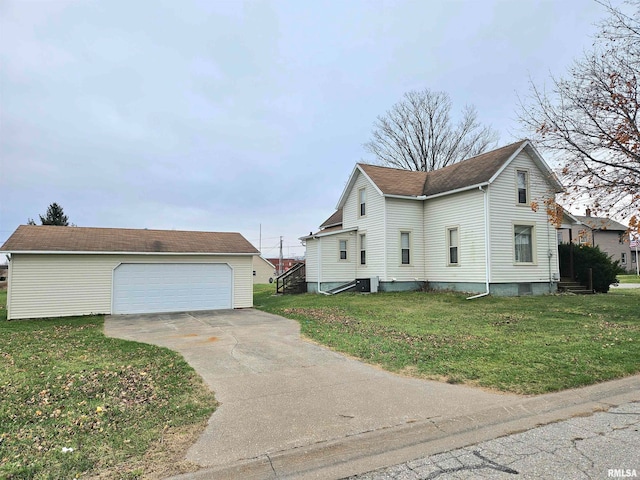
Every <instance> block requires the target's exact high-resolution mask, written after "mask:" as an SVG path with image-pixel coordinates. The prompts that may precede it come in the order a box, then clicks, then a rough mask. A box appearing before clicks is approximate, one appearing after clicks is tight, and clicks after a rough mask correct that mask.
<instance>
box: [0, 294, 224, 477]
mask: <svg viewBox="0 0 640 480" xmlns="http://www.w3.org/2000/svg"><path fill="white" fill-rule="evenodd" d="M5 301H6V292H1V293H0V302H1V304H2V307H3V308H2V310H0V398H1V399H2V401H0V425H1V426H2V428H1V429H0V441H1V442H0V478H12V479H18V478H38V479H40V478H41V479H45V478H47V479H49V478H51V479H53V478H69V479H72V478H74V477H76V478H83V477H86V476H92V475H95V474H97V473H98V472H99V473H100V474H101V478H138V477H144V478H154V477H160V476H163V475H167V474H171V473H178V472H180V471H184V470H186V469H189V468H190V466H189V465H188V464H186V463H184V462H183V460H182V458H183V456H184V453H185V450H186V448H188V446H189V444H190V442H192V441H193V439H194V438H195V435H197V434H198V433H199V432H200V431H201V430H202V429H203V428H204V425H205V424H206V421H207V419H208V418H209V416H210V414H211V413H212V412H213V410H214V409H215V399H214V397H213V394H212V393H211V392H210V391H209V390H208V389H207V388H206V387H205V386H204V384H203V383H202V380H201V378H200V377H199V376H197V375H196V373H195V372H194V371H193V369H192V368H191V367H190V366H189V365H188V364H187V363H186V362H185V361H184V360H183V359H182V357H181V356H180V355H178V354H176V353H174V352H172V351H170V350H168V349H165V348H159V347H155V346H151V345H145V344H141V343H135V342H128V341H124V340H117V339H112V338H107V337H105V336H104V335H103V333H102V326H103V317H102V316H87V317H75V318H65V319H50V320H29V321H11V322H8V321H6V310H5V309H4V305H5ZM63 447H64V448H72V449H73V451H72V452H67V453H63V451H62V448H63Z"/></svg>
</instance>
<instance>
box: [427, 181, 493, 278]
mask: <svg viewBox="0 0 640 480" xmlns="http://www.w3.org/2000/svg"><path fill="white" fill-rule="evenodd" d="M484 195H485V194H484V193H483V192H481V191H480V190H475V189H474V190H470V191H466V192H461V193H457V194H452V195H445V196H443V197H439V198H434V199H430V200H426V204H425V209H424V225H425V228H424V230H425V247H424V248H425V264H426V280H427V281H428V282H450V283H484V282H485V280H486V263H485V256H486V255H485V234H484V198H483V196H484ZM456 226H457V227H458V228H459V230H458V235H459V242H458V243H459V265H458V266H448V265H447V259H448V252H447V238H446V235H447V228H449V227H456ZM473 290H475V288H474V289H473Z"/></svg>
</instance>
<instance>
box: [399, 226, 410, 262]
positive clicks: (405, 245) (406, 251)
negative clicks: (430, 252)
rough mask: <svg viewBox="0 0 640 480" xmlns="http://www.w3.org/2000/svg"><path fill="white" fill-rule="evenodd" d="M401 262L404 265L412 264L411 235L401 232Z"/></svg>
mask: <svg viewBox="0 0 640 480" xmlns="http://www.w3.org/2000/svg"><path fill="white" fill-rule="evenodd" d="M400 262H401V263H402V265H409V264H411V233H410V232H400Z"/></svg>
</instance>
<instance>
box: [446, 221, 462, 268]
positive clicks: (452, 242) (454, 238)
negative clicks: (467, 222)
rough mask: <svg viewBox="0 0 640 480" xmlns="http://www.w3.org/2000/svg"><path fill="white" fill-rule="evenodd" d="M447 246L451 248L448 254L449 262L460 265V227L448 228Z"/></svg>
mask: <svg viewBox="0 0 640 480" xmlns="http://www.w3.org/2000/svg"><path fill="white" fill-rule="evenodd" d="M447 247H448V249H449V252H448V255H449V259H448V262H447V263H448V264H449V265H458V264H459V259H458V249H459V247H460V245H459V237H458V227H453V228H447Z"/></svg>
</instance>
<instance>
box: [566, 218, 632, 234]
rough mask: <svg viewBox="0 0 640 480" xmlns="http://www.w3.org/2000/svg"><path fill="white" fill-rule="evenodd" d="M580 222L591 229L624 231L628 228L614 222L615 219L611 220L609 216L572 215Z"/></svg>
mask: <svg viewBox="0 0 640 480" xmlns="http://www.w3.org/2000/svg"><path fill="white" fill-rule="evenodd" d="M574 217H576V218H577V219H578V220H580V222H582V224H584V225H586V226H587V227H589V228H591V229H593V230H612V231H614V232H620V231H622V232H625V231H627V230H628V228H627V227H625V226H624V225H622V224H621V223H618V222H616V221H615V220H611V219H610V218H603V217H590V216H586V217H584V216H581V215H574Z"/></svg>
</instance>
